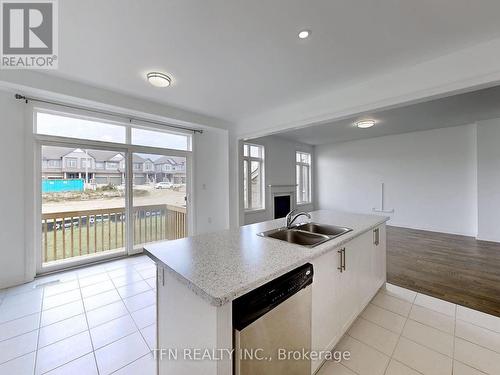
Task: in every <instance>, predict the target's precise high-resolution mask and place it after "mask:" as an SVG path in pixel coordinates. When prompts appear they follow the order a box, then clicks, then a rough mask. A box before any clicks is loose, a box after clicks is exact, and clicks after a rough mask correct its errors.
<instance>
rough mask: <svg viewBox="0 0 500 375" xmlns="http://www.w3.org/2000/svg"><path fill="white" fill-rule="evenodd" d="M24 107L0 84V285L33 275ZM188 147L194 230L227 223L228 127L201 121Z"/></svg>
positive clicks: (30, 177) (30, 183)
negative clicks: (200, 129)
mask: <svg viewBox="0 0 500 375" xmlns="http://www.w3.org/2000/svg"><path fill="white" fill-rule="evenodd" d="M26 113H27V107H26V105H25V104H24V102H22V101H19V100H16V99H14V94H13V93H12V92H6V91H2V90H0V114H1V115H2V116H1V123H0V124H1V125H0V126H1V128H0V129H1V133H0V135H1V136H0V157H1V159H0V160H3V161H4V164H5V161H13V164H8V163H7V164H5V168H4V172H5V173H4V180H3V181H2V182H3V183H1V184H0V210H1V212H2V215H1V217H0V244H1V245H0V289H1V288H5V287H8V286H12V285H16V284H19V283H22V282H25V281H30V280H31V279H32V278H33V277H34V265H35V260H34V250H33V248H34V244H33V238H32V236H31V233H30V228H32V227H33V225H32V223H33V220H35V219H33V218H34V216H35V211H34V208H33V203H32V202H31V201H30V196H32V195H31V194H30V193H29V192H30V191H31V190H32V186H33V183H37V182H36V181H33V179H34V177H33V171H32V170H31V169H30V168H27V167H26V166H27V165H28V164H30V163H27V162H26V161H25V159H26V158H27V155H29V154H32V153H33V151H32V150H31V149H28V148H27V147H32V143H31V142H32V141H31V140H30V135H29V134H27V131H25V128H27V127H26V126H25V125H26V121H27V120H26V119H25V117H26V116H25V115H26ZM27 117H28V119H29V116H27ZM194 147H195V151H194V158H193V171H194V176H193V180H194V181H193V182H194V185H193V193H194V204H195V206H194V207H195V212H194V216H195V217H194V221H195V223H194V227H195V228H194V229H195V234H196V233H203V232H208V231H215V230H221V229H226V228H227V227H228V225H229V176H228V173H229V170H228V132H227V130H224V129H216V128H212V127H204V133H203V134H202V135H197V136H196V137H195V139H194ZM6 181H8V183H6ZM23 187H26V189H23ZM5 212H8V213H9V214H8V215H5V214H4V213H5ZM26 223H31V225H29V226H27V225H26ZM25 228H27V229H25Z"/></svg>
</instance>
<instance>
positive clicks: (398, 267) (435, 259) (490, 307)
mask: <svg viewBox="0 0 500 375" xmlns="http://www.w3.org/2000/svg"><path fill="white" fill-rule="evenodd" d="M387 281H388V282H390V283H392V284H396V285H399V286H402V287H404V288H408V289H411V290H414V291H417V292H422V293H425V294H428V295H431V296H434V297H437V298H441V299H444V300H447V301H450V302H453V303H456V304H459V305H462V306H466V307H470V308H472V309H475V310H479V311H482V312H485V313H488V314H492V315H496V316H500V243H496V242H487V241H478V240H476V239H475V238H473V237H466V236H458V235H452V234H445V233H437V232H428V231H422V230H414V229H407V228H399V227H391V226H388V227H387Z"/></svg>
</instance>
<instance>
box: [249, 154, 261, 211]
mask: <svg viewBox="0 0 500 375" xmlns="http://www.w3.org/2000/svg"><path fill="white" fill-rule="evenodd" d="M250 166H251V169H250V178H251V184H250V189H251V194H252V207H251V208H260V207H262V194H261V188H262V179H261V178H262V171H261V167H260V162H258V161H252V163H251V165H250Z"/></svg>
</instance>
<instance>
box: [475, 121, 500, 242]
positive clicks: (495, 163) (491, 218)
mask: <svg viewBox="0 0 500 375" xmlns="http://www.w3.org/2000/svg"><path fill="white" fill-rule="evenodd" d="M477 149H478V173H477V182H478V226H479V228H478V229H479V230H478V235H477V237H478V238H479V239H481V240H486V241H496V242H500V119H493V120H488V121H481V122H479V123H478V126H477Z"/></svg>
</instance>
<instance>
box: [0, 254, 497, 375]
mask: <svg viewBox="0 0 500 375" xmlns="http://www.w3.org/2000/svg"><path fill="white" fill-rule="evenodd" d="M154 277H155V267H154V264H153V263H152V262H151V261H150V260H149V259H148V258H147V257H145V256H136V257H131V258H128V259H122V260H118V261H113V262H108V263H105V264H101V265H97V266H90V267H86V268H82V269H79V270H75V271H69V272H64V273H59V274H56V275H51V276H46V277H43V278H39V279H37V280H36V281H35V282H33V283H29V284H24V285H21V286H18V287H14V288H10V289H7V290H1V291H0V374H2V375H3V374H9V375H10V374H16V375H24V374H30V375H33V374H50V375H54V374H71V375H75V374H85V375H87V374H88V375H91V374H101V375H104V374H111V373H113V374H138V373H140V374H144V375H149V374H151V375H153V374H154V373H155V364H154V361H153V359H152V355H151V352H150V350H151V349H152V348H153V347H154V345H155V341H156V340H155V335H156V326H155V322H156V316H155V314H156V307H155V290H154V287H155V280H154ZM336 350H348V351H350V353H351V359H350V360H348V361H343V362H342V363H340V364H339V363H334V362H329V363H326V364H325V365H324V366H323V367H322V369H321V370H320V372H319V373H318V375H349V374H350V375H353V374H354V375H355V374H358V375H365V374H366V375H382V374H385V375H412V374H414V375H418V374H424V375H434V374H435V375H452V374H453V375H480V374H483V375H484V374H490V375H497V374H499V375H500V318H497V317H494V316H491V315H487V314H483V313H480V312H477V311H474V310H471V309H467V308H465V307H462V306H457V305H454V304H452V303H449V302H445V301H442V300H439V299H436V298H432V297H429V296H426V295H423V294H418V293H415V292H412V291H409V290H407V289H402V288H399V287H396V286H393V285H390V284H388V285H387V286H386V287H385V288H384V289H382V290H381V291H380V292H379V293H378V294H377V296H376V297H375V298H374V299H373V300H372V302H371V303H370V304H369V305H368V307H367V308H366V309H365V310H364V311H363V313H362V314H361V316H360V317H359V318H358V320H357V321H356V322H355V323H354V324H353V325H352V326H351V328H350V329H349V332H348V333H347V334H346V335H345V336H344V337H343V338H342V340H341V341H340V343H339V344H338V346H337V348H336Z"/></svg>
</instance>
